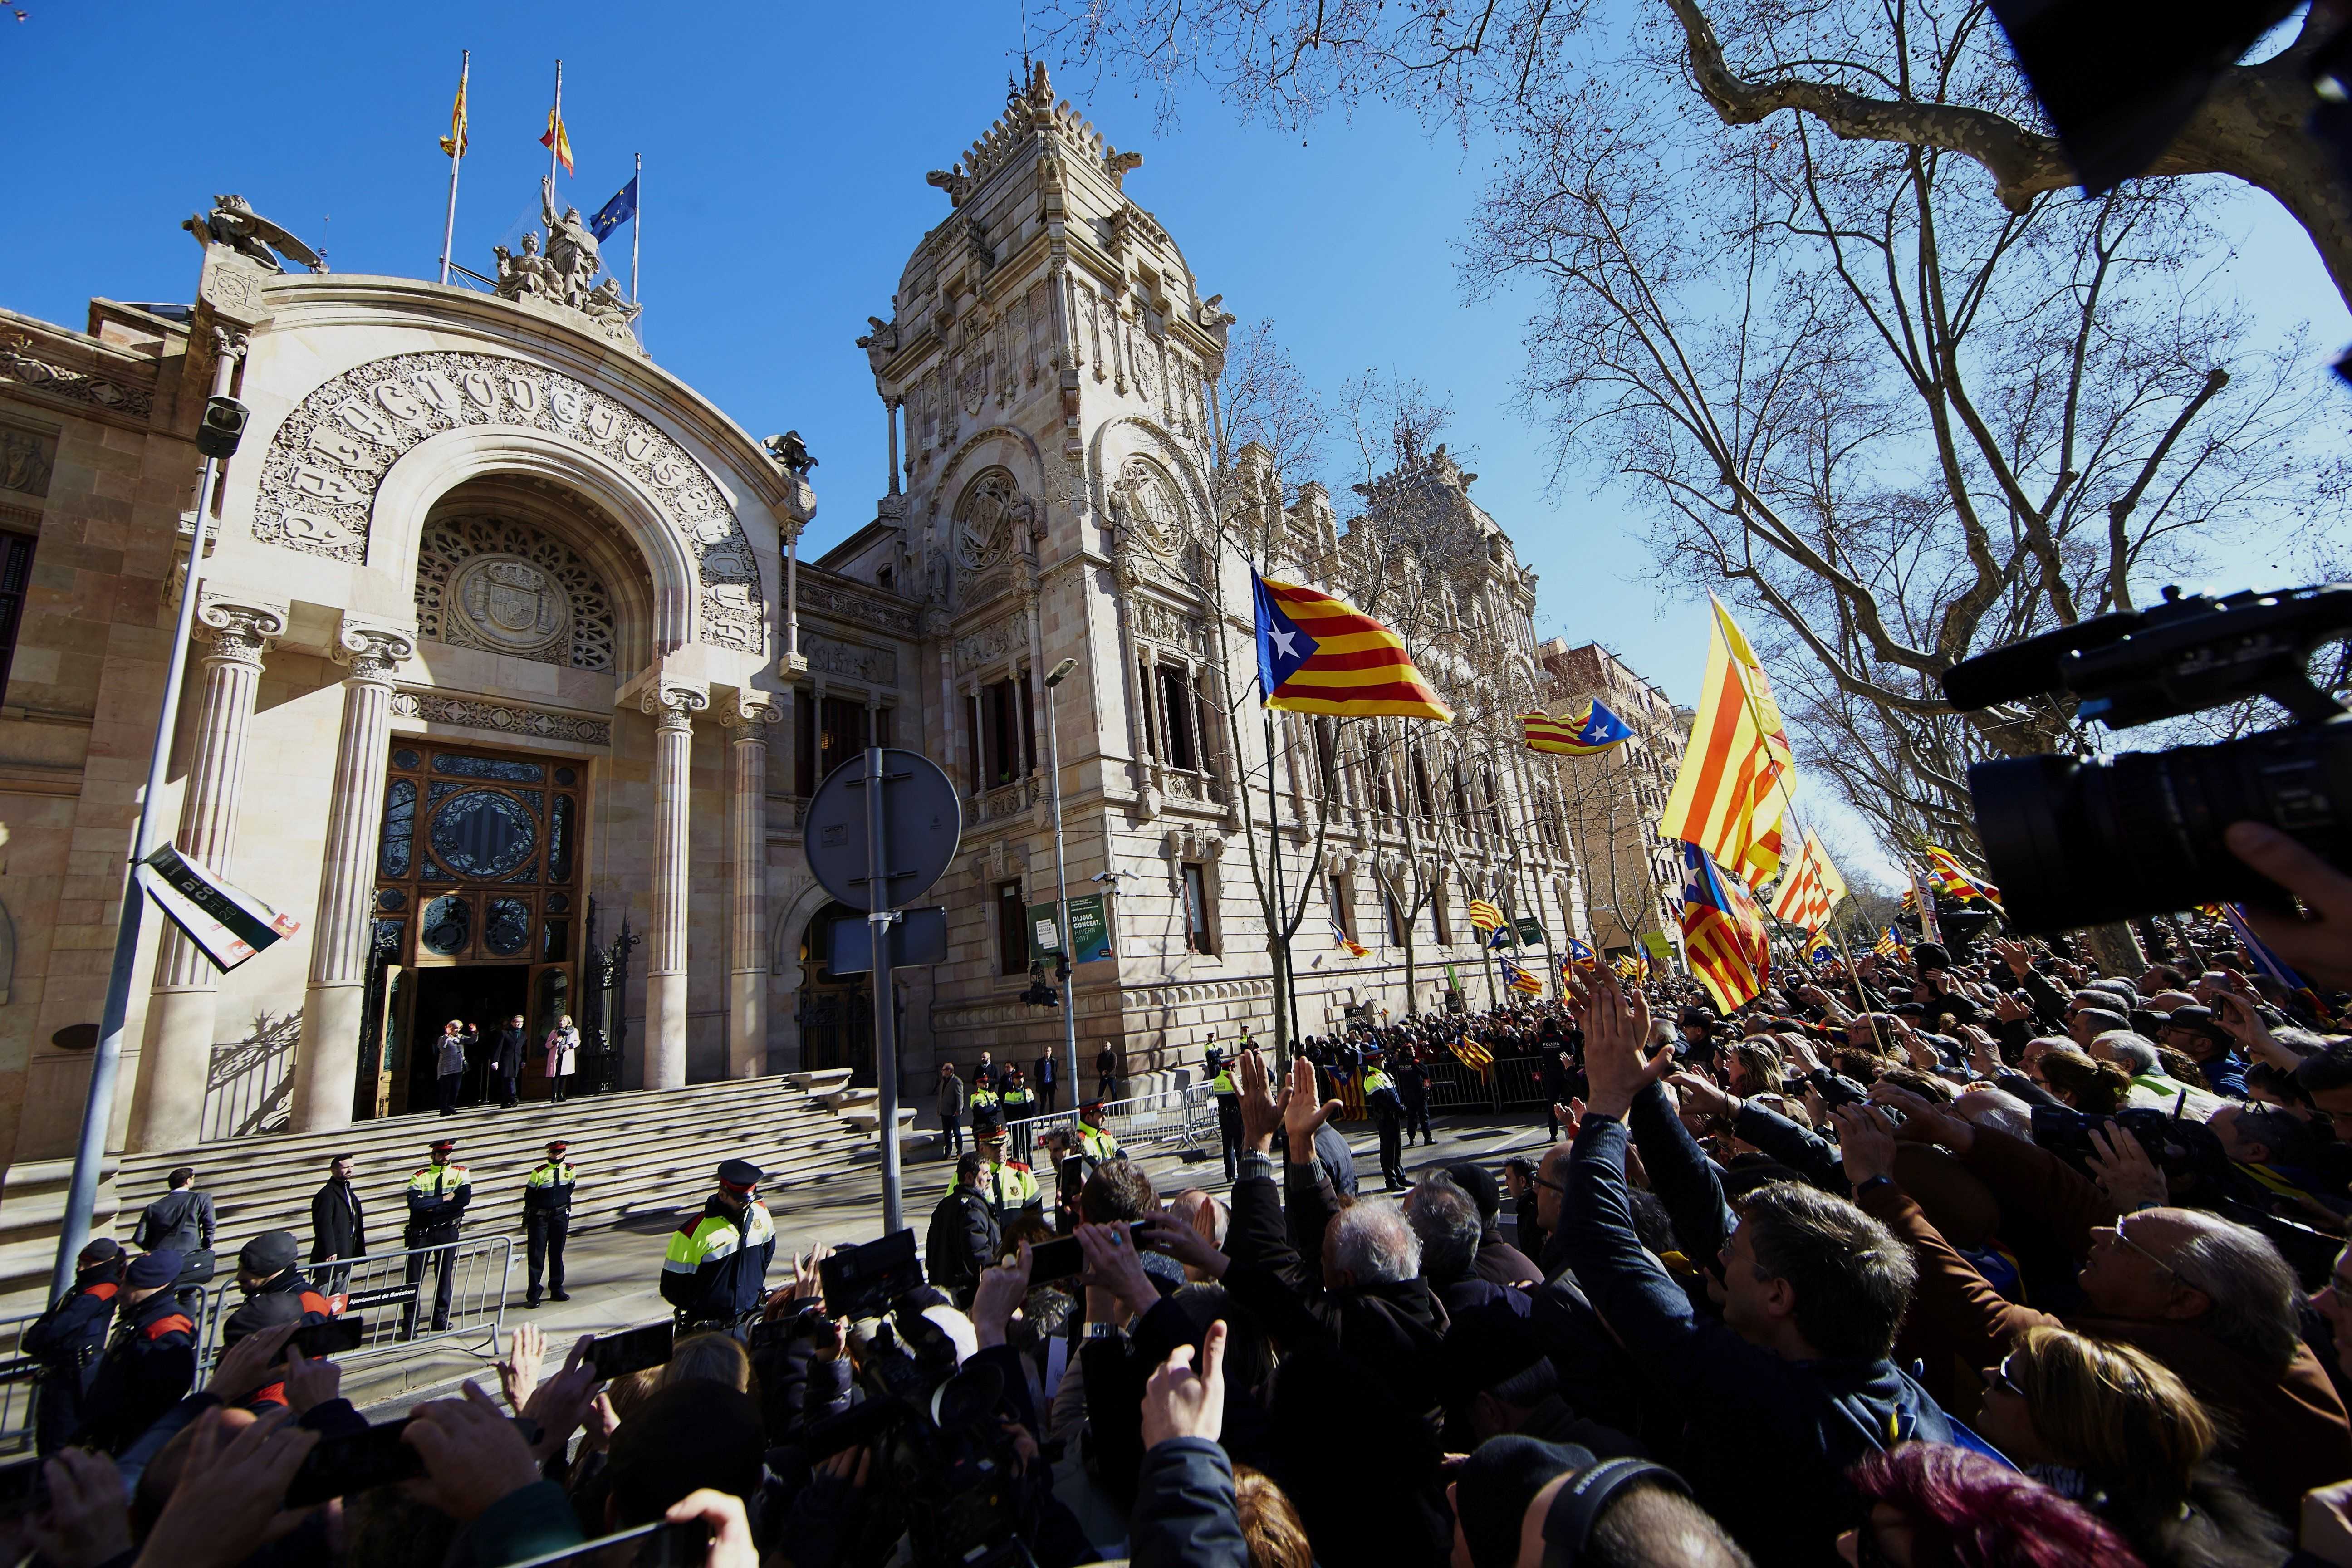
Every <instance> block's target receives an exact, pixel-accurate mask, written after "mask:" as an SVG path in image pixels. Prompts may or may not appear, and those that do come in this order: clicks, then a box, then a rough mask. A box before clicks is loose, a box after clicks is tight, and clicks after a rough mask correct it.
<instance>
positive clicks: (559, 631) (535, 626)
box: [449, 555, 572, 658]
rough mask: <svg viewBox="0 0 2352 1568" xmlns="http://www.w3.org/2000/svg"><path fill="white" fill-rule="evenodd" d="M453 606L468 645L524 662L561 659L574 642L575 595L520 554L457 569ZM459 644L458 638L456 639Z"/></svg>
mask: <svg viewBox="0 0 2352 1568" xmlns="http://www.w3.org/2000/svg"><path fill="white" fill-rule="evenodd" d="M449 589H450V592H449V604H450V606H451V607H452V608H454V609H455V610H456V611H457V616H458V618H459V619H460V620H461V621H462V622H463V623H464V626H465V629H466V631H467V633H468V634H470V635H469V636H468V637H466V638H465V639H462V640H465V641H469V642H471V643H473V644H474V645H475V646H476V647H485V648H488V649H490V650H491V651H492V652H494V653H509V654H514V655H516V656H518V657H520V658H546V657H548V656H550V655H555V656H559V658H560V656H561V655H562V654H563V653H564V651H565V650H566V649H567V648H568V647H569V646H570V644H571V640H572V595H570V594H569V593H568V592H566V591H565V589H564V586H563V584H561V583H559V582H557V581H556V580H555V579H554V578H553V577H551V576H550V575H548V574H547V573H546V572H544V571H543V570H541V568H540V567H538V566H536V565H533V564H532V563H530V562H529V561H526V560H524V559H523V558H522V557H521V556H520V555H478V556H476V557H475V558H474V559H473V560H471V561H468V562H467V563H465V564H464V565H463V566H461V567H459V568H458V569H457V575H456V578H455V580H454V581H452V582H451V583H450V584H449ZM452 640H459V639H452Z"/></svg>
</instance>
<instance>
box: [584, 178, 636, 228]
mask: <svg viewBox="0 0 2352 1568" xmlns="http://www.w3.org/2000/svg"><path fill="white" fill-rule="evenodd" d="M635 216H637V180H636V176H635V175H634V174H632V175H631V176H629V183H628V184H625V185H623V186H622V187H621V189H620V191H619V193H618V194H617V195H614V197H613V199H612V200H611V201H609V202H606V203H605V204H604V205H603V206H601V207H598V208H597V209H596V216H594V217H592V218H590V219H589V220H588V232H589V233H591V234H593V235H594V236H595V237H597V239H598V240H599V241H603V240H607V239H610V238H612V237H613V231H614V229H616V228H618V227H620V226H622V225H623V224H625V223H626V222H628V221H629V220H630V219H631V218H633V217H635Z"/></svg>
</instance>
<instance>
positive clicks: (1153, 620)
mask: <svg viewBox="0 0 2352 1568" xmlns="http://www.w3.org/2000/svg"><path fill="white" fill-rule="evenodd" d="M1129 613H1130V614H1131V615H1132V616H1134V617H1135V635H1136V636H1137V637H1141V638H1142V639H1144V640H1145V641H1146V642H1156V643H1164V644H1166V645H1167V646H1168V647H1178V648H1183V649H1185V650H1187V651H1189V652H1195V653H1197V652H1199V651H1201V650H1202V647H1203V646H1204V644H1205V642H1206V639H1207V637H1208V626H1207V625H1206V624H1205V623H1203V622H1202V620H1201V618H1200V617H1199V616H1190V615H1187V614H1185V613H1184V612H1183V611H1181V610H1179V609H1177V608H1175V607H1174V606H1172V605H1166V604H1162V603H1161V602H1160V600H1158V599H1153V598H1148V597H1146V596H1144V595H1136V597H1135V598H1134V599H1133V600H1132V601H1130V603H1129Z"/></svg>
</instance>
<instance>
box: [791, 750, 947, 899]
mask: <svg viewBox="0 0 2352 1568" xmlns="http://www.w3.org/2000/svg"><path fill="white" fill-rule="evenodd" d="M877 754H878V755H879V756H880V757H881V759H882V783H881V795H882V838H883V846H884V857H885V861H886V864H885V866H884V868H883V869H884V873H885V875H884V878H883V886H884V891H883V893H882V894H881V896H880V897H878V898H877V896H876V895H875V893H874V891H873V886H874V882H873V877H872V874H871V871H870V869H869V868H868V866H867V860H868V852H867V832H866V802H867V801H868V800H869V799H870V798H871V797H872V795H874V793H875V786H874V784H873V783H872V781H871V780H870V779H869V778H868V777H867V772H868V769H869V767H870V765H871V762H872V759H873V758H874V757H875V756H877ZM961 837H963V807H962V805H961V803H960V802H958V801H957V799H956V792H955V784H954V783H953V781H951V780H950V778H949V777H948V775H947V774H946V773H943V772H941V771H940V765H939V764H938V763H934V762H932V761H931V760H930V758H929V757H927V756H924V755H923V754H922V753H921V752H908V751H901V750H899V749H898V748H896V747H891V746H885V747H883V748H882V749H881V750H880V752H878V753H877V752H872V751H866V752H859V753H857V754H856V756H854V757H852V758H850V759H849V760H848V761H847V762H845V763H842V764H841V765H840V766H839V767H837V768H835V769H834V770H833V772H831V773H827V774H826V775H825V779H824V783H823V784H819V785H817V786H816V794H814V795H811V796H810V797H809V803H808V810H807V812H806V813H805V814H804V815H803V816H802V818H801V845H802V847H803V849H804V850H805V851H806V853H807V855H808V865H809V870H810V871H811V872H813V873H814V875H815V877H816V879H817V882H818V884H819V885H820V886H822V887H823V888H824V890H825V891H826V892H828V893H831V894H832V895H833V896H834V897H835V899H836V900H839V901H840V902H842V903H843V904H845V905H847V906H848V907H849V908H851V909H853V910H870V909H874V908H876V907H877V906H879V907H881V908H885V909H893V910H897V909H904V908H905V907H906V906H907V905H908V904H909V903H912V902H913V901H914V900H917V899H919V898H921V897H922V896H923V894H924V893H925V892H927V891H929V889H930V886H931V884H932V883H934V882H936V881H938V880H939V879H940V878H941V877H942V876H944V875H946V873H947V868H948V866H949V864H950V862H951V861H953V860H954V859H955V852H956V845H957V843H958V841H959V840H961Z"/></svg>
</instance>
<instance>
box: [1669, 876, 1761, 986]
mask: <svg viewBox="0 0 2352 1568" xmlns="http://www.w3.org/2000/svg"><path fill="white" fill-rule="evenodd" d="M1682 927H1683V957H1684V958H1685V960H1686V961H1687V962H1688V963H1689V964H1690V967H1691V973H1694V974H1696V975H1697V976H1698V981H1699V984H1702V985H1704V986H1706V990H1707V994H1708V995H1710V996H1713V997H1714V998H1715V1001H1716V1005H1717V1006H1718V1007H1720V1008H1722V1009H1723V1010H1724V1011H1725V1012H1726V1013H1728V1012H1731V1011H1732V1010H1733V1009H1735V1008H1738V1007H1743V1006H1746V1005H1748V1003H1750V1002H1752V1001H1754V1000H1755V999H1756V998H1757V997H1758V996H1759V995H1760V994H1762V993H1763V990H1764V982H1765V979H1766V977H1767V976H1768V975H1769V974H1770V973H1771V969H1772V951H1771V947H1770V945H1769V942H1767V941H1766V940H1765V935H1764V911H1763V910H1759V909H1758V908H1757V907H1756V900H1754V899H1751V898H1749V897H1748V889H1746V888H1744V887H1742V886H1740V884H1739V881H1738V879H1737V878H1732V877H1726V876H1725V875H1724V874H1723V868H1721V867H1720V866H1717V864H1716V863H1715V858H1714V857H1713V856H1711V855H1709V854H1708V853H1707V852H1706V850H1705V849H1702V848H1700V847H1698V846H1697V845H1696V844H1690V843H1685V844H1684V846H1683V913H1682Z"/></svg>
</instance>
